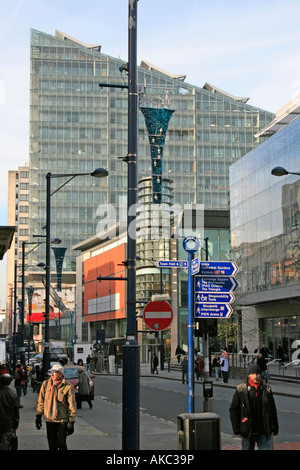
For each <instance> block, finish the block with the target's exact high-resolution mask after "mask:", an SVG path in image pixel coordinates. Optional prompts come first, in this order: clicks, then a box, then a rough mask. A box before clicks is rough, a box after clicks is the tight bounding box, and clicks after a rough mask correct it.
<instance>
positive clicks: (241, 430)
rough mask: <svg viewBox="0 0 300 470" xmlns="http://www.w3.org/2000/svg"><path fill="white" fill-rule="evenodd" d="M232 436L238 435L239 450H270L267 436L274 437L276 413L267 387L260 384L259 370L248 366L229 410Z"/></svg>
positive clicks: (276, 431)
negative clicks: (240, 442) (240, 446)
mask: <svg viewBox="0 0 300 470" xmlns="http://www.w3.org/2000/svg"><path fill="white" fill-rule="evenodd" d="M229 413H230V420H231V424H232V428H233V432H234V434H237V435H238V436H241V438H242V449H243V450H254V447H255V443H257V446H258V449H259V450H270V449H271V436H272V434H273V435H277V434H278V429H279V428H278V419H277V410H276V405H275V401H274V397H273V393H272V390H271V388H270V386H268V385H265V384H263V383H262V381H261V370H260V368H259V366H258V365H257V364H251V365H250V366H249V368H248V371H247V378H246V381H245V382H244V383H243V384H240V385H238V386H237V389H236V391H235V393H234V395H233V399H232V403H231V405H230V408H229Z"/></svg>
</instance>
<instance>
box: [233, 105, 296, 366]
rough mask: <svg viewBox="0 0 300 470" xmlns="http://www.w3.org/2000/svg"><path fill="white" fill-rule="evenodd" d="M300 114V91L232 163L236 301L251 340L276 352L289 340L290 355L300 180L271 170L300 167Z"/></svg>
mask: <svg viewBox="0 0 300 470" xmlns="http://www.w3.org/2000/svg"><path fill="white" fill-rule="evenodd" d="M298 115H299V97H298V99H297V100H295V102H290V103H289V104H288V105H287V106H286V109H285V113H284V114H282V115H281V116H280V114H278V115H277V118H276V120H274V123H273V124H272V125H271V126H269V128H267V129H266V130H265V131H264V132H262V133H263V135H266V136H267V135H268V136H270V137H269V138H268V140H267V141H265V142H263V143H262V144H261V145H259V146H258V147H256V148H255V149H253V150H252V151H251V152H249V153H248V154H247V155H245V156H244V157H243V158H242V159H240V160H239V161H238V162H236V163H235V164H233V165H232V167H231V168H230V219H231V224H230V225H231V245H232V249H231V254H232V259H234V260H235V261H236V263H237V265H238V266H239V272H238V274H237V280H238V282H239V289H238V295H237V296H236V302H235V306H236V308H237V309H238V310H240V311H241V314H242V315H241V318H242V321H243V334H244V341H247V339H248V347H249V345H250V341H251V338H255V342H254V343H253V345H255V347H257V345H258V344H260V345H261V344H263V343H265V344H266V345H267V347H268V348H269V350H270V352H271V354H272V355H273V356H274V357H276V350H277V347H278V345H279V344H281V345H282V347H283V349H284V352H285V357H286V358H287V359H288V360H292V354H293V351H294V350H295V349H296V345H295V343H294V342H295V341H296V340H298V339H299V333H300V315H299V279H300V276H299V268H300V229H299V223H300V211H299V205H300V196H299V195H300V192H299V191H300V180H299V176H297V175H286V176H282V177H276V176H274V175H272V174H271V170H272V169H273V168H275V167H278V166H280V167H284V168H285V169H286V170H288V171H291V172H299V170H300V157H299V154H300V118H299V117H297V116H298ZM249 338H250V339H249ZM249 350H250V347H249Z"/></svg>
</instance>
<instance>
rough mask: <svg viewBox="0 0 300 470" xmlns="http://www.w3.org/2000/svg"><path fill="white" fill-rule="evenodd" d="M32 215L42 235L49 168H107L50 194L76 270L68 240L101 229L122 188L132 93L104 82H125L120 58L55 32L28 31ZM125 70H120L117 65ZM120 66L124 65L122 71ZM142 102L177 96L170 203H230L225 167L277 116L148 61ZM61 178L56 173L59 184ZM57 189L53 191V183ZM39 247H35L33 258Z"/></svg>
mask: <svg viewBox="0 0 300 470" xmlns="http://www.w3.org/2000/svg"><path fill="white" fill-rule="evenodd" d="M30 63H31V82H30V201H29V202H30V214H29V234H30V236H32V235H33V234H39V233H43V226H44V225H45V217H46V214H45V210H46V209H45V199H46V186H45V185H46V178H45V176H46V173H47V172H49V171H50V172H52V173H57V172H60V173H64V172H85V171H87V172H88V171H92V170H93V169H95V168H97V167H104V168H106V169H107V170H108V171H109V178H108V179H107V180H106V181H104V180H102V181H100V182H99V181H97V180H96V179H95V180H93V179H91V178H89V177H78V178H75V179H74V181H72V182H71V183H69V184H68V185H66V186H65V187H64V188H63V189H62V190H60V191H59V192H58V193H57V194H55V195H53V197H52V198H51V219H52V226H51V234H52V236H57V237H59V238H61V239H62V241H63V245H64V246H66V247H67V248H68V249H67V252H66V256H65V262H64V270H65V271H72V270H74V269H75V262H74V260H75V253H72V251H71V246H72V245H73V244H75V243H77V242H79V241H81V240H84V239H85V238H88V237H89V236H92V235H94V234H95V233H96V226H97V223H98V222H99V218H98V217H97V215H96V211H97V207H98V206H99V205H100V204H104V203H110V204H114V205H115V207H116V210H117V212H118V208H119V206H120V205H121V204H120V199H121V198H122V197H123V198H124V196H126V191H127V166H126V163H124V162H123V161H122V158H121V157H125V156H126V154H127V91H126V90H121V89H114V88H105V87H103V88H101V87H100V86H99V84H101V83H102V84H108V83H110V84H119V85H120V84H123V83H124V81H125V82H126V80H127V76H126V71H124V60H123V61H122V60H121V59H117V58H114V57H110V56H108V55H106V54H103V53H102V48H101V46H100V45H86V44H84V43H82V42H81V41H78V40H75V39H73V38H71V37H70V36H68V35H66V34H64V33H61V32H59V31H56V33H55V36H52V35H49V34H45V33H43V32H40V31H37V30H34V29H32V30H31V57H30ZM120 68H121V69H120ZM120 70H121V71H120ZM138 83H140V85H141V86H140V89H139V92H140V104H141V106H144V105H145V104H146V105H149V103H151V105H154V106H158V107H159V106H160V105H165V104H168V103H170V102H171V103H172V107H173V108H174V109H175V112H174V114H173V116H172V117H171V119H170V123H169V128H168V133H167V137H166V143H165V149H164V161H163V176H164V177H167V178H169V177H170V178H171V179H172V180H173V181H174V186H173V187H174V201H176V203H178V204H186V203H199V204H204V205H205V208H207V209H213V210H216V211H217V210H224V209H225V210H228V168H229V165H230V164H231V163H233V162H234V161H236V160H238V159H239V158H240V157H241V156H243V155H244V154H246V153H247V152H248V151H249V150H251V149H252V148H253V147H255V146H256V145H257V144H258V139H256V138H255V137H254V134H255V133H256V132H258V130H259V129H262V128H263V127H264V126H265V125H267V124H268V123H269V122H270V121H271V120H272V118H273V115H272V114H271V113H269V112H266V111H264V110H261V109H258V108H255V107H253V106H250V105H248V104H247V98H238V97H234V96H231V95H229V94H228V93H226V92H223V91H221V90H218V89H217V88H215V87H213V86H211V85H209V84H205V85H204V86H203V88H200V87H196V86H194V85H191V84H188V83H186V82H185V76H182V75H172V74H169V73H167V72H165V71H162V70H160V69H158V68H156V67H154V66H152V65H150V64H148V63H146V62H142V63H141V65H140V66H139V67H138ZM138 174H139V176H138V177H139V179H140V178H142V177H145V176H150V175H151V153H150V146H149V140H148V133H147V129H146V125H145V119H144V116H143V115H142V113H140V116H139V156H138ZM59 184H60V181H57V185H59ZM53 189H55V186H54V183H53ZM39 257H41V254H40V253H38V252H37V251H36V252H35V253H34V254H32V259H31V263H32V264H34V263H35V262H36V261H37V262H38V261H39Z"/></svg>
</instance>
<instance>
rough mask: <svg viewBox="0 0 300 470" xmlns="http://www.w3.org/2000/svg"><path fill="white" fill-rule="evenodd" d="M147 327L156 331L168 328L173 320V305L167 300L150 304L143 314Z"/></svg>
mask: <svg viewBox="0 0 300 470" xmlns="http://www.w3.org/2000/svg"><path fill="white" fill-rule="evenodd" d="M143 317H144V321H145V323H146V325H147V326H148V327H149V328H150V329H151V330H155V331H161V330H165V329H166V328H168V326H169V325H170V324H171V322H172V320H173V310H172V307H171V305H170V304H169V303H168V302H166V301H165V300H160V301H158V302H149V303H148V304H147V305H146V307H145V308H144V313H143Z"/></svg>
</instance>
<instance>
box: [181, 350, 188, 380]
mask: <svg viewBox="0 0 300 470" xmlns="http://www.w3.org/2000/svg"><path fill="white" fill-rule="evenodd" d="M181 367H182V383H183V384H184V381H185V380H186V383H188V358H187V356H184V358H183V359H182V362H181Z"/></svg>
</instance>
